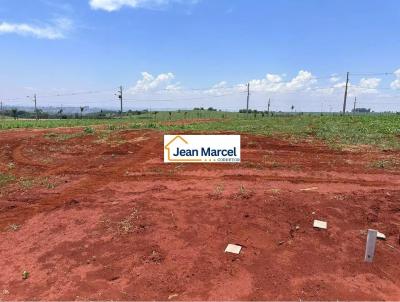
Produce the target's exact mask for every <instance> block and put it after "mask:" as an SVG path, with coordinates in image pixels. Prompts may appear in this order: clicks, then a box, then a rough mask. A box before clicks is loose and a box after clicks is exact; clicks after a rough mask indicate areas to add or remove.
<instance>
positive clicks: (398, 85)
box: [390, 69, 400, 89]
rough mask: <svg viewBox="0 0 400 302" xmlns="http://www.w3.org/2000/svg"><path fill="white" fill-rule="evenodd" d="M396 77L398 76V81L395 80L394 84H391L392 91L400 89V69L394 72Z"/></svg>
mask: <svg viewBox="0 0 400 302" xmlns="http://www.w3.org/2000/svg"><path fill="white" fill-rule="evenodd" d="M394 75H395V76H396V80H394V81H393V82H392V83H390V87H391V88H392V89H400V69H397V70H396V71H395V72H394Z"/></svg>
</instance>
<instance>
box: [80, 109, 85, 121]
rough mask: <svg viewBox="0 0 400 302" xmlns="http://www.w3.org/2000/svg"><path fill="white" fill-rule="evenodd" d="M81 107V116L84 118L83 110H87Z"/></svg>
mask: <svg viewBox="0 0 400 302" xmlns="http://www.w3.org/2000/svg"><path fill="white" fill-rule="evenodd" d="M79 108H80V110H81V118H82V116H83V111H84V110H85V107H79Z"/></svg>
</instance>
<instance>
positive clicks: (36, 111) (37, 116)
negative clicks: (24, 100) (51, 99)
mask: <svg viewBox="0 0 400 302" xmlns="http://www.w3.org/2000/svg"><path fill="white" fill-rule="evenodd" d="M33 101H34V102H35V113H36V120H38V119H39V112H38V110H37V107H36V93H35V95H34V96H33Z"/></svg>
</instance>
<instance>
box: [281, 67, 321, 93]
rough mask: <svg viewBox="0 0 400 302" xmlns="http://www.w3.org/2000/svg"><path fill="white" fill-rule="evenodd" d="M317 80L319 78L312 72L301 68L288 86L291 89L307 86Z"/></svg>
mask: <svg viewBox="0 0 400 302" xmlns="http://www.w3.org/2000/svg"><path fill="white" fill-rule="evenodd" d="M316 82H317V80H316V79H315V77H314V76H313V75H312V74H311V72H309V71H304V70H300V71H299V73H298V75H297V76H296V77H294V78H293V79H292V80H291V81H290V82H289V83H287V84H286V87H287V88H290V89H292V88H294V89H299V88H306V87H309V86H310V85H311V84H314V83H316Z"/></svg>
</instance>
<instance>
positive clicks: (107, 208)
mask: <svg viewBox="0 0 400 302" xmlns="http://www.w3.org/2000/svg"><path fill="white" fill-rule="evenodd" d="M296 121H297V122H296V123H297V124H294V125H292V126H291V127H289V126H287V127H289V128H290V129H292V130H293V131H292V130H287V132H285V133H283V131H282V130H280V132H279V129H282V128H278V127H275V128H274V127H273V126H270V127H269V126H268V125H269V124H268V123H270V122H269V121H268V122H263V121H258V120H255V121H254V122H250V121H249V122H246V123H242V124H240V122H236V121H234V120H227V121H224V122H219V121H210V120H209V121H203V122H201V123H193V122H184V121H183V122H179V123H176V122H171V123H163V124H159V123H155V124H153V123H152V124H146V125H144V126H143V124H138V123H136V122H134V123H133V122H131V121H130V122H129V123H120V124H118V125H117V124H112V125H109V126H103V127H98V128H96V127H95V128H85V129H82V128H65V129H46V130H35V129H32V130H7V131H2V132H0V146H1V148H0V190H1V191H0V267H1V273H0V300H35V299H41V300H74V299H78V300H89V299H90V300H108V299H114V300H149V299H157V300H168V299H170V300H195V299H196V300H208V299H210V300H216V299H218V300H221V299H225V300H226V299H244V300H252V299H255V300H264V299H265V300H268V299H285V300H298V299H313V300H321V299H330V300H335V299H351V300H372V299H374V300H378V299H379V300H380V299H385V300H398V299H399V297H400V281H399V280H400V271H399V270H398V268H399V266H400V244H399V239H400V238H399V233H400V203H399V200H400V151H398V149H397V146H398V137H396V135H397V132H396V131H398V125H397V126H396V124H395V123H394V124H392V122H388V123H387V125H388V126H387V127H386V130H385V131H386V132H384V130H382V129H381V130H380V131H376V130H375V129H376V127H377V126H376V127H374V126H373V125H372V126H368V125H370V122H368V125H367V126H365V125H364V124H363V123H362V122H360V121H357V122H356V123H361V125H362V126H363V127H364V129H367V128H368V127H369V128H368V129H370V130H368V129H367V130H364V131H361V130H360V131H358V132H354V131H353V130H348V131H347V132H346V133H347V134H348V135H347V134H346V133H342V132H343V131H341V130H340V129H343V128H346V127H345V126H344V125H345V124H343V123H338V122H335V121H334V120H332V121H331V124H336V128H332V127H331V128H327V129H325V130H324V128H323V127H325V126H324V125H329V121H328V122H327V123H326V124H319V122H318V120H317V119H316V120H312V121H311V122H310V121H303V120H301V119H300V118H299V120H296ZM350 121H351V120H350V119H349V123H350ZM88 124H90V123H88ZM88 124H85V125H88ZM284 124H285V123H284V122H281V125H284ZM378 124H379V125H383V124H384V122H382V123H378ZM252 125H253V126H252ZM257 125H258V127H257ZM271 125H272V123H271ZM250 127H253V128H250ZM282 127H284V126H282ZM299 127H304V128H307V129H309V130H310V131H309V132H307V133H305V134H304V132H301V133H300V131H298V133H297V132H296V131H297V130H298V128H299ZM360 127H361V126H360ZM396 127H397V128H396ZM133 128H151V129H133ZM355 128H356V129H361V128H357V127H355ZM215 129H219V131H220V132H223V133H230V131H232V130H235V131H237V130H240V131H244V132H245V133H246V134H243V135H242V163H240V164H231V165H229V164H226V165H218V164H164V163H163V158H162V156H163V134H164V132H163V131H168V132H169V133H171V131H172V132H173V131H189V132H192V131H194V130H202V131H206V130H207V131H206V133H217V131H215ZM296 129H297V130H296ZM346 129H347V128H346ZM371 129H372V130H373V131H372V130H371ZM267 131H269V132H267ZM368 131H369V132H368ZM189 132H188V133H189ZM349 133H353V134H354V133H355V134H354V135H350V134H349ZM346 135H347V136H346ZM361 138H362V139H361ZM352 140H356V141H357V142H358V143H359V144H358V145H354V144H355V143H356V142H355V141H352ZM314 219H320V220H325V221H327V222H328V229H327V230H315V229H313V227H312V222H313V220H314ZM368 228H374V229H377V230H379V231H380V232H382V233H384V234H386V236H387V240H386V241H379V242H378V244H377V252H376V258H375V261H374V263H372V264H366V263H364V262H363V257H364V248H365V239H366V231H367V229H368ZM228 243H236V244H240V245H242V246H243V250H242V252H241V254H240V255H231V254H226V253H224V249H225V247H226V245H227V244H228ZM24 271H25V272H26V273H25V274H24V276H25V279H23V272H24Z"/></svg>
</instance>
